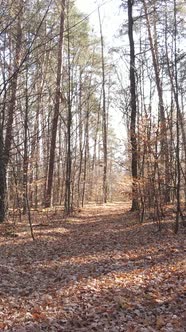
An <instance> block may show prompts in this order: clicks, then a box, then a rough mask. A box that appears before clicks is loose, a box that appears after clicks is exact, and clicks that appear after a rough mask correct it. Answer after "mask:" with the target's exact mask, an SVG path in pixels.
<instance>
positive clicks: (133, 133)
mask: <svg viewBox="0 0 186 332" xmlns="http://www.w3.org/2000/svg"><path fill="white" fill-rule="evenodd" d="M133 5H134V1H133V0H128V37H129V44H130V98H131V99H130V108H131V122H130V140H131V147H132V161H131V169H132V181H133V183H132V208H131V210H132V211H136V210H138V199H137V180H138V156H137V139H136V116H137V108H136V78H135V47H134V37H133V24H134V21H133V12H132V9H133Z"/></svg>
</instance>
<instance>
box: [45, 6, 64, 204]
mask: <svg viewBox="0 0 186 332" xmlns="http://www.w3.org/2000/svg"><path fill="white" fill-rule="evenodd" d="M64 11H65V0H62V1H61V17H60V32H59V46H58V58H57V79H56V91H55V104H54V116H53V120H52V137H51V144H50V155H49V169H48V180H47V189H46V201H45V207H49V206H50V204H51V196H52V185H53V173H54V161H55V150H56V135H57V125H58V118H59V107H60V85H61V71H62V54H63V34H64V18H65V17H64Z"/></svg>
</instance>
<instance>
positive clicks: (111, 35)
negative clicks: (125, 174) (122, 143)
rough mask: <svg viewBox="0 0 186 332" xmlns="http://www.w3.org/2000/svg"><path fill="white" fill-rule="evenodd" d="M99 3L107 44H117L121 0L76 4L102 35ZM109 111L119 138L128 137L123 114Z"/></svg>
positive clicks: (96, 31)
mask: <svg viewBox="0 0 186 332" xmlns="http://www.w3.org/2000/svg"><path fill="white" fill-rule="evenodd" d="M101 4H103V5H101ZM99 5H100V15H101V21H102V30H103V35H104V39H105V41H106V44H107V46H108V47H114V46H117V45H118V39H117V38H116V37H117V35H118V33H119V29H120V26H121V24H122V21H123V16H124V13H123V10H122V9H120V5H121V0H105V1H104V0H102V1H101V0H76V6H77V7H78V8H79V10H80V11H81V12H83V13H84V14H85V16H86V15H89V14H90V16H89V22H90V26H91V28H92V29H93V31H94V33H95V34H97V35H98V36H99V35H100V32H99V18H98V10H97V8H98V6H99ZM109 112H110V115H111V117H112V124H113V127H114V130H115V132H116V133H117V136H118V138H119V139H121V140H123V139H126V130H125V129H124V124H123V119H122V114H121V113H119V112H120V111H118V110H115V109H110V110H109Z"/></svg>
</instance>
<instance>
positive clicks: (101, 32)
mask: <svg viewBox="0 0 186 332" xmlns="http://www.w3.org/2000/svg"><path fill="white" fill-rule="evenodd" d="M98 16H99V27H100V37H101V65H102V93H103V109H102V120H103V203H107V190H108V188H107V186H108V184H107V111H106V92H105V58H104V40H103V31H102V23H101V16H100V10H99V7H98Z"/></svg>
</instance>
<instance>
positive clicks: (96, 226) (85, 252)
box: [0, 203, 186, 332]
mask: <svg viewBox="0 0 186 332" xmlns="http://www.w3.org/2000/svg"><path fill="white" fill-rule="evenodd" d="M167 215H169V214H167ZM171 217H172V216H171V214H170V215H169V217H167V218H166V220H164V221H163V227H162V231H161V232H159V231H158V227H157V224H156V222H152V221H151V220H148V221H147V222H145V223H144V224H143V225H139V222H138V220H137V216H136V215H135V214H134V213H131V212H129V204H127V203H125V204H124V203H117V204H107V205H105V206H95V205H94V206H93V205H89V206H87V207H86V208H85V209H84V210H83V211H80V212H79V213H77V214H76V215H74V216H72V217H67V218H66V219H65V218H62V215H61V212H60V211H59V212H56V213H54V212H52V213H50V214H47V215H46V213H42V214H40V215H39V214H36V215H35V217H34V220H33V229H34V234H35V237H36V240H35V241H32V239H31V237H30V234H29V228H28V226H27V224H26V223H25V222H22V223H17V224H16V225H15V227H14V229H12V226H11V228H10V225H9V226H8V224H7V223H5V224H3V225H0V228H1V229H0V280H1V283H0V331H17V332H24V331H28V332H29V331H30V332H36V331H51V332H52V331H55V332H57V331H65V332H73V331H74V332H75V331H84V332H93V331H99V332H103V331H110V332H117V331H120V332H122V331H123V332H124V331H126V332H135V331H136V332H150V331H162V332H165V331H174V332H184V331H186V307H185V303H186V280H185V272H186V260H185V256H186V239H185V234H186V229H184V228H183V229H180V232H179V234H177V235H175V234H174V232H173V224H172V221H171Z"/></svg>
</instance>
